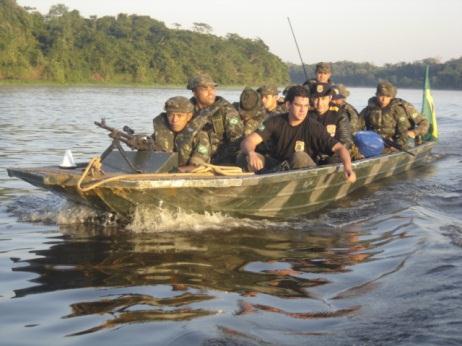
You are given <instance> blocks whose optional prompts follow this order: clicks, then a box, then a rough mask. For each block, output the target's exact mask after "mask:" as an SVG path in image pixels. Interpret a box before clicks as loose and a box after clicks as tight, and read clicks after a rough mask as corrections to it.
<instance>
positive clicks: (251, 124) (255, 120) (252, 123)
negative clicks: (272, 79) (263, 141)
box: [233, 102, 267, 136]
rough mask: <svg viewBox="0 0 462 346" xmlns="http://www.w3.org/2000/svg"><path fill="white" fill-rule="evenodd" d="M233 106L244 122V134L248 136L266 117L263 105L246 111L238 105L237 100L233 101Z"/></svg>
mask: <svg viewBox="0 0 462 346" xmlns="http://www.w3.org/2000/svg"><path fill="white" fill-rule="evenodd" d="M233 106H234V108H236V110H237V111H238V113H239V116H240V117H241V120H242V122H243V124H244V136H248V135H250V134H251V133H252V132H254V131H255V130H256V129H257V128H258V126H260V124H261V123H262V122H263V121H264V120H266V118H267V112H266V110H265V108H263V107H259V108H256V109H252V110H250V111H246V110H244V109H242V108H241V107H240V106H239V102H235V103H233Z"/></svg>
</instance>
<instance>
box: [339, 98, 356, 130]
mask: <svg viewBox="0 0 462 346" xmlns="http://www.w3.org/2000/svg"><path fill="white" fill-rule="evenodd" d="M338 108H339V112H340V113H344V114H345V115H346V116H347V118H348V120H349V121H350V127H351V132H352V133H355V132H356V131H359V127H360V123H359V114H358V111H357V110H356V108H355V107H353V106H352V105H351V104H349V103H348V102H346V103H345V104H343V105H342V106H340V107H338Z"/></svg>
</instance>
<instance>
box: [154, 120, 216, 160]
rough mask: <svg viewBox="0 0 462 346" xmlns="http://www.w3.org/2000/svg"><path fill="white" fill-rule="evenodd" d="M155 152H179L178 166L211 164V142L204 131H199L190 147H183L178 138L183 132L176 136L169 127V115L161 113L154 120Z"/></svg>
mask: <svg viewBox="0 0 462 346" xmlns="http://www.w3.org/2000/svg"><path fill="white" fill-rule="evenodd" d="M153 125H154V133H153V134H152V138H153V139H154V150H158V151H165V152H169V153H171V152H178V165H179V166H185V165H187V164H194V165H201V164H202V163H208V162H210V152H211V148H210V140H209V137H208V134H207V133H206V132H204V131H198V132H197V133H196V134H195V136H194V137H193V138H192V140H191V143H190V144H189V145H181V144H179V143H178V138H179V137H181V136H180V135H181V133H183V132H184V131H185V130H183V131H182V132H180V133H178V134H175V133H174V132H173V131H172V130H170V127H169V125H168V119H167V113H161V114H159V115H158V116H157V117H155V118H154V120H153Z"/></svg>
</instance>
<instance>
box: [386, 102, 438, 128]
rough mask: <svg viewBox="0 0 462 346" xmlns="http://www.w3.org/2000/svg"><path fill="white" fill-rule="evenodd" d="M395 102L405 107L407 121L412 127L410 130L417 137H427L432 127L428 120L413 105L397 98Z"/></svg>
mask: <svg viewBox="0 0 462 346" xmlns="http://www.w3.org/2000/svg"><path fill="white" fill-rule="evenodd" d="M395 100H396V101H395V102H398V104H399V105H400V106H401V107H403V108H404V111H405V112H406V115H407V119H408V120H409V123H410V125H411V126H410V127H409V128H408V130H413V131H414V132H415V134H416V136H424V135H426V134H427V132H428V129H429V127H430V124H429V123H428V120H427V119H426V118H425V117H424V116H423V115H422V114H420V113H419V112H417V110H416V109H415V107H414V106H413V105H412V104H411V103H409V102H407V101H405V100H403V99H400V98H395Z"/></svg>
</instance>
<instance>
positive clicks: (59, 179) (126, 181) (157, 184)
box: [8, 141, 435, 218]
mask: <svg viewBox="0 0 462 346" xmlns="http://www.w3.org/2000/svg"><path fill="white" fill-rule="evenodd" d="M434 144H435V142H433V141H429V142H424V143H423V144H421V145H418V146H416V147H414V148H412V149H410V150H409V151H406V152H404V151H396V152H392V153H388V154H384V155H381V156H377V157H371V158H367V159H362V160H358V161H354V162H353V169H354V170H355V172H356V175H357V180H356V182H354V183H349V182H347V181H346V179H345V178H344V174H343V166H342V165H341V164H330V165H325V166H318V167H316V168H311V169H300V170H289V171H282V172H274V173H267V174H249V173H241V174H239V173H237V174H233V175H213V174H207V173H168V171H169V170H170V168H171V167H170V164H169V162H170V160H171V158H172V157H173V156H171V155H170V156H169V154H166V153H156V152H138V153H137V152H128V151H127V152H126V153H127V154H130V155H131V159H133V160H132V161H133V162H135V163H136V162H137V161H138V162H141V163H147V164H145V166H149V165H151V163H152V162H154V163H155V162H158V161H159V160H156V158H158V157H159V155H167V156H165V157H163V158H162V160H160V162H162V164H163V166H162V167H161V168H162V169H160V170H159V167H156V168H155V169H156V172H155V173H152V170H153V169H154V168H153V169H151V172H150V173H149V172H148V173H146V171H145V172H144V173H143V172H142V170H139V171H138V172H134V171H133V170H132V171H130V169H129V167H128V168H127V162H126V161H127V160H126V159H125V160H124V159H123V158H121V157H119V156H117V155H119V153H118V152H117V151H116V150H114V151H110V152H109V155H107V154H108V153H106V156H107V158H106V159H105V160H103V161H102V168H101V170H100V173H99V174H98V173H95V174H93V175H92V174H89V172H90V171H91V169H90V168H93V167H91V166H92V165H93V163H92V162H91V163H80V164H77V165H76V166H75V167H73V168H61V167H59V166H48V167H35V168H34V167H33V168H9V169H8V175H9V176H10V177H17V178H20V179H23V180H25V181H26V182H28V183H30V184H32V185H35V186H38V187H40V188H44V189H46V190H49V191H52V192H54V193H56V194H58V195H61V196H63V197H64V198H67V199H69V200H72V201H74V202H77V203H83V204H86V205H88V206H90V207H92V208H99V209H102V210H106V211H109V212H113V213H116V214H118V215H121V216H122V217H124V218H130V217H131V216H132V215H133V213H134V212H135V210H136V208H137V207H140V206H146V207H153V208H156V209H160V210H169V211H173V212H175V211H178V210H183V211H186V212H194V213H206V212H207V213H216V212H219V213H223V214H227V215H232V216H238V217H254V218H287V217H292V216H296V215H301V214H307V213H310V212H313V211H315V210H319V209H321V208H323V207H325V206H326V205H328V204H329V203H332V202H334V201H336V200H339V199H341V198H344V197H346V196H348V194H350V193H351V192H352V191H354V190H357V189H359V188H361V187H363V186H365V185H367V184H370V183H372V182H375V181H378V180H380V179H383V178H387V177H391V176H396V175H398V174H400V173H403V172H405V171H408V170H410V169H413V168H415V167H418V166H421V165H424V164H426V163H427V162H428V161H429V160H430V159H431V155H430V154H431V150H432V148H433V146H434ZM112 149H113V148H112ZM143 155H144V156H143ZM146 155H147V157H148V159H146ZM149 158H155V159H154V160H150V159H149ZM165 162H167V164H165ZM154 166H155V165H154ZM157 166H159V165H157ZM132 168H133V167H132ZM101 172H104V173H101ZM140 172H141V173H140Z"/></svg>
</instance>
